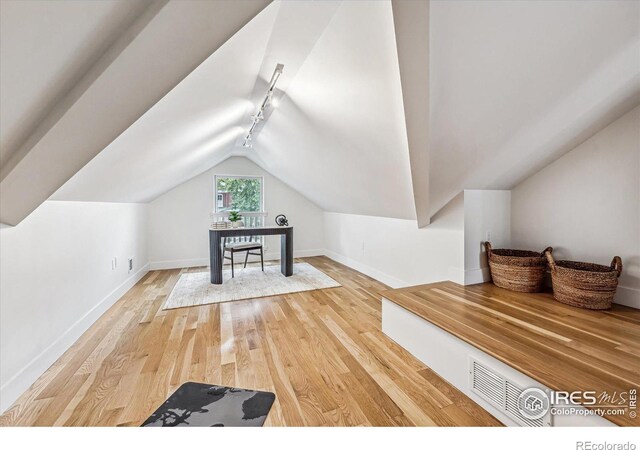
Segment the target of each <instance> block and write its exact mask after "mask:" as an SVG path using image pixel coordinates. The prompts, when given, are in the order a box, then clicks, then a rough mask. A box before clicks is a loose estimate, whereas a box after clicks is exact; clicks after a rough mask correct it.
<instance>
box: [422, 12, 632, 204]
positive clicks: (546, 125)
mask: <svg viewBox="0 0 640 450" xmlns="http://www.w3.org/2000/svg"><path fill="white" fill-rule="evenodd" d="M430 23H431V30H430V31H431V46H430V64H431V71H430V74H431V80H430V82H431V83H430V98H431V107H430V113H431V118H430V130H431V144H430V150H431V179H430V191H431V202H432V213H433V212H435V211H436V210H437V209H439V208H440V207H442V206H443V205H444V204H446V203H447V202H448V201H449V200H450V199H451V198H453V197H454V196H455V195H457V194H458V193H459V192H460V191H461V190H462V189H465V188H467V189H487V188H490V189H510V188H512V187H514V186H515V185H516V184H517V183H519V182H520V181H522V180H523V179H525V178H526V177H527V176H529V175H531V174H533V173H535V172H536V171H537V170H540V169H541V168H542V167H544V166H545V165H547V164H549V163H550V162H551V161H553V160H554V159H556V158H558V157H559V156H561V155H562V154H563V153H565V152H566V151H568V150H570V149H571V148H572V147H574V146H575V145H577V144H579V143H580V142H581V141H582V140H585V139H587V138H589V137H590V136H592V135H593V134H595V133H596V132H597V131H598V130H599V129H600V128H602V127H603V126H606V125H607V124H609V123H611V122H612V121H613V120H615V119H616V118H617V117H620V116H622V115H623V114H624V113H625V112H627V111H629V110H631V109H632V108H633V106H634V105H636V104H638V102H639V101H640V100H639V98H638V94H639V93H640V2H635V1H633V2H626V1H588V2H586V1H561V2H537V1H483V2H448V1H445V2H440V1H436V2H432V3H431V10H430Z"/></svg>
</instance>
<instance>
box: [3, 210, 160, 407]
mask: <svg viewBox="0 0 640 450" xmlns="http://www.w3.org/2000/svg"><path fill="white" fill-rule="evenodd" d="M146 227H147V206H146V205H140V204H122V203H82V202H53V201H47V202H45V203H43V204H42V205H41V206H40V207H39V208H38V209H36V210H35V211H34V212H33V213H32V214H31V215H29V216H28V217H27V218H26V219H25V220H24V221H22V222H21V223H20V224H19V225H18V226H16V227H12V228H2V229H0V246H1V248H2V251H1V252H0V265H1V267H2V270H1V271H0V297H1V298H2V302H1V303H0V324H1V326H0V355H1V364H0V385H1V388H0V409H1V410H3V411H4V410H5V409H6V408H7V407H8V406H10V405H11V403H13V401H14V400H15V399H16V398H17V397H18V396H19V395H20V394H21V393H22V392H24V390H26V389H27V388H28V387H29V386H30V385H31V384H32V383H33V382H34V381H35V380H36V379H37V378H38V377H39V376H40V375H41V374H42V373H43V372H44V371H45V370H46V369H47V368H48V367H49V366H50V365H51V364H52V363H53V362H54V361H55V360H56V359H58V358H59V357H60V356H61V355H62V353H64V351H66V350H67V349H68V348H69V347H70V346H71V344H73V342H75V341H76V339H78V338H79V337H80V335H81V334H82V333H83V332H84V331H85V330H86V329H87V328H88V327H89V326H90V325H91V324H92V323H93V322H95V321H96V320H97V318H98V317H100V315H101V314H103V313H104V312H105V311H106V310H107V309H108V308H109V307H110V306H111V305H112V304H113V303H114V302H115V301H116V300H117V299H118V298H119V297H120V296H121V295H122V294H124V293H125V292H126V291H127V290H128V289H129V288H130V287H131V286H133V284H135V282H136V281H137V280H139V279H140V278H141V277H142V276H143V275H144V274H145V273H146V272H147V270H148V263H147V245H146ZM114 256H115V257H117V261H118V265H117V268H116V269H115V270H112V268H111V259H112V258H113V257H114ZM129 257H133V258H134V264H135V265H134V269H133V271H132V272H131V273H128V270H127V258H129Z"/></svg>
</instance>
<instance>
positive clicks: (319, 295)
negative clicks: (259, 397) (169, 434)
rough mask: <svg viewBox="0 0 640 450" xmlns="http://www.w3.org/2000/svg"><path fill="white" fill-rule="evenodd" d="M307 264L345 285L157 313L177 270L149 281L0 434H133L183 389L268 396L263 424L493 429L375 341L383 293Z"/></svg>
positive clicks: (459, 398) (367, 282)
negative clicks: (116, 429)
mask: <svg viewBox="0 0 640 450" xmlns="http://www.w3.org/2000/svg"><path fill="white" fill-rule="evenodd" d="M304 260H305V261H306V262H309V263H310V264H312V265H314V266H316V267H317V268H318V269H320V270H322V271H323V272H325V273H327V274H328V275H330V276H331V277H333V278H334V279H336V280H337V281H339V282H340V283H341V284H342V287H340V288H333V289H326V290H318V291H310V292H302V293H295V294H288V295H283V296H278V297H269V298H262V299H254V300H244V301H237V302H230V303H222V304H215V305H205V306H198V307H190V308H182V309H174V310H167V311H163V310H162V309H161V308H162V304H163V303H164V302H165V300H166V298H167V295H168V294H169V293H170V292H171V289H172V287H173V285H174V284H175V283H176V281H177V279H178V277H179V275H180V274H181V273H182V272H184V271H185V269H183V270H163V271H154V272H150V273H149V274H147V275H146V276H145V278H144V279H143V280H141V281H140V282H139V283H138V284H137V285H136V286H134V287H133V288H132V289H131V290H130V291H129V292H128V293H127V294H126V295H125V296H124V297H123V298H122V299H120V300H119V301H118V302H117V303H116V304H115V305H114V306H113V307H112V308H111V309H110V310H109V311H107V312H106V313H105V314H104V316H102V317H101V318H100V319H99V320H98V321H97V322H96V323H95V324H94V325H93V326H92V327H91V328H90V329H89V330H88V331H87V332H86V333H85V334H84V335H83V336H82V337H81V338H80V339H79V340H78V341H77V342H76V343H75V344H74V345H73V346H72V347H71V348H70V349H69V350H68V351H67V352H66V353H65V354H64V355H63V356H62V357H61V358H60V359H59V360H58V361H57V362H56V363H55V364H54V365H53V366H52V367H51V368H50V369H49V370H48V371H47V372H45V373H44V374H43V375H42V376H41V377H40V378H39V379H38V380H37V381H36V383H35V384H34V385H33V386H32V387H31V388H30V389H29V390H28V391H27V392H26V393H25V394H23V395H22V396H21V397H20V398H19V399H18V401H17V402H16V403H15V404H14V405H13V406H12V407H11V408H10V409H9V410H8V411H7V412H6V413H5V414H4V415H2V416H1V417H0V425H4V426H11V425H13V426H29V425H35V426H50V425H66V426H115V425H125V426H137V425H139V424H140V423H141V422H142V421H144V419H146V418H147V416H149V415H150V414H151V413H152V412H153V411H154V410H155V409H156V408H157V407H158V406H159V405H160V404H161V403H162V402H163V401H164V400H165V398H166V397H168V396H169V395H170V394H171V393H172V392H173V391H174V390H175V389H177V388H178V386H180V385H181V384H182V383H184V382H186V381H199V382H204V383H212V384H222V385H228V386H238V387H243V388H249V389H260V390H268V391H272V392H275V393H276V402H275V404H274V406H273V408H272V410H271V413H270V414H269V417H268V419H267V422H266V425H276V426H277V425H288V426H303V425H310V426H324V425H338V426H358V425H365V426H368V425H374V426H394V425H397V426H413V425H420V426H426V425H446V426H453V425H465V426H489V425H490V426H494V425H500V423H499V422H498V421H497V420H496V419H494V418H493V417H492V416H490V415H489V414H488V413H487V412H485V411H484V410H483V409H481V408H480V407H479V406H477V405H476V404H475V403H473V402H472V401H471V400H470V399H469V398H467V397H466V396H465V395H463V394H462V393H461V392H459V391H458V390H457V389H455V388H454V387H453V386H451V385H450V384H448V383H447V382H445V381H444V380H443V379H441V378H440V377H439V376H437V375H436V374H435V373H434V372H432V371H431V370H430V369H429V368H427V367H425V366H424V365H423V364H422V363H420V362H419V361H418V360H416V359H415V358H414V357H413V356H411V355H410V354H409V353H407V352H406V351H405V350H403V349H402V348H401V347H399V346H398V345H397V344H395V343H394V342H393V341H391V340H390V339H389V338H387V337H386V336H385V335H383V334H382V332H381V331H380V320H381V317H380V308H381V300H380V294H379V293H380V292H382V291H384V290H386V289H388V287H387V286H385V285H383V284H382V283H379V282H377V281H375V280H373V279H371V278H368V277H366V276H364V275H362V274H360V273H359V272H356V271H354V270H351V269H349V268H347V267H345V266H342V265H340V264H337V263H335V262H333V261H331V260H330V259H328V258H324V257H315V258H305V259H304ZM189 270H191V271H195V270H203V269H189Z"/></svg>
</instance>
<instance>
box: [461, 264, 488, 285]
mask: <svg viewBox="0 0 640 450" xmlns="http://www.w3.org/2000/svg"><path fill="white" fill-rule="evenodd" d="M490 280H491V271H490V270H489V268H488V267H482V268H481V269H469V270H465V271H464V285H465V286H469V285H470V284H480V283H486V282H487V281H490Z"/></svg>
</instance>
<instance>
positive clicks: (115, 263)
mask: <svg viewBox="0 0 640 450" xmlns="http://www.w3.org/2000/svg"><path fill="white" fill-rule="evenodd" d="M117 268H118V258H117V257H115V256H114V257H113V258H111V270H116V269H117Z"/></svg>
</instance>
